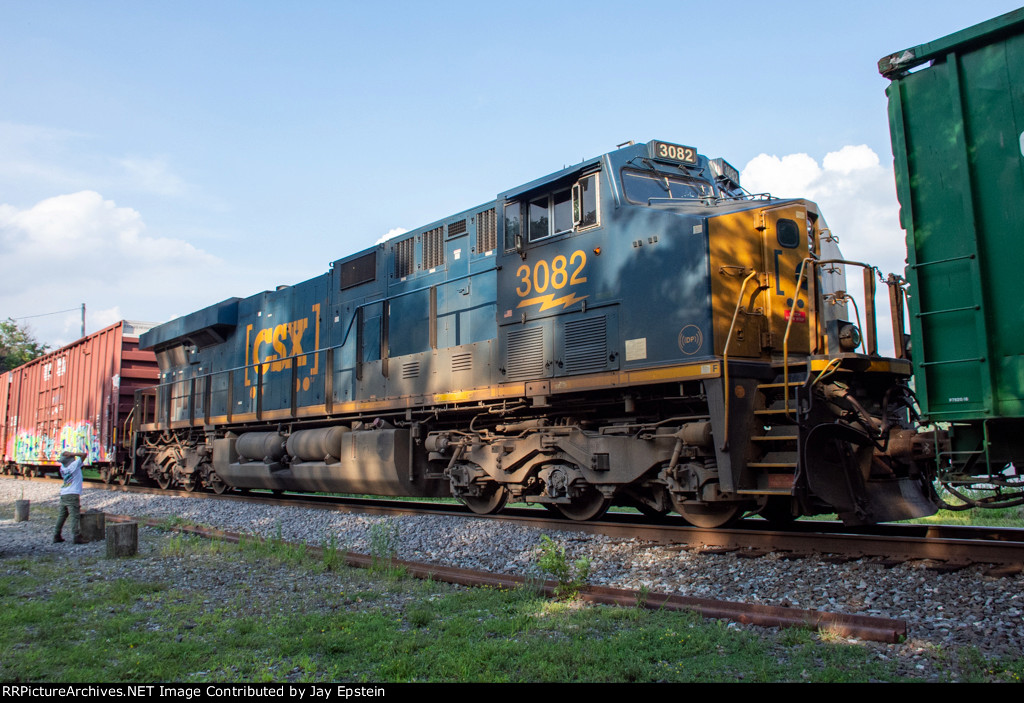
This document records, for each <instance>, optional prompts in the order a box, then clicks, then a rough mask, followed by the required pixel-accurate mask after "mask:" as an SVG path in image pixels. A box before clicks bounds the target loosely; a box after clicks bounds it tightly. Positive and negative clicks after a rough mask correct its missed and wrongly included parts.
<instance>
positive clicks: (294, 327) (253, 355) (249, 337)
mask: <svg viewBox="0 0 1024 703" xmlns="http://www.w3.org/2000/svg"><path fill="white" fill-rule="evenodd" d="M313 320H314V324H315V334H314V340H313V344H314V351H315V350H316V349H318V348H319V346H320V305H319V304H317V305H314V306H313ZM308 330H309V318H308V317H303V318H300V319H298V320H292V321H291V322H284V323H282V324H280V325H275V326H273V327H264V328H263V329H261V330H258V331H255V330H254V329H253V326H252V325H249V326H248V327H246V330H245V366H246V369H245V385H247V386H248V385H251V384H252V383H253V380H252V379H251V378H250V376H249V370H250V367H251V366H256V367H258V368H259V369H260V371H261V372H262V373H263V375H266V374H268V373H274V372H276V371H284V370H286V369H290V368H291V366H292V364H293V363H294V364H295V366H296V367H301V366H307V365H309V359H308V357H309V354H306V350H305V349H303V344H306V348H307V349H308V339H309V337H308V336H307V331H308ZM312 356H313V362H312V367H311V368H310V369H309V375H310V376H315V375H316V374H317V371H318V370H319V357H318V355H317V354H315V353H314V354H312ZM291 357H294V362H293V361H292V360H291ZM301 384H302V386H303V387H304V388H308V387H309V379H308V378H306V379H304V380H303V381H302V382H301Z"/></svg>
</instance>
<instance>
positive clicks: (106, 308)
mask: <svg viewBox="0 0 1024 703" xmlns="http://www.w3.org/2000/svg"><path fill="white" fill-rule="evenodd" d="M0 255H2V256H3V260H4V262H5V272H4V276H3V277H0V318H2V317H8V316H9V317H20V316H25V315H40V314H44V313H48V312H51V311H54V310H64V309H68V308H73V307H75V306H77V305H80V304H81V303H83V302H84V303H86V305H87V330H88V331H89V332H93V331H95V330H97V329H99V328H101V327H104V326H106V325H108V324H111V323H113V322H116V321H117V320H119V319H121V316H122V311H123V313H124V315H126V316H127V317H129V318H131V319H137V320H153V319H165V318H166V317H168V316H169V312H170V309H171V308H175V309H180V308H181V307H183V306H184V307H186V309H189V308H198V307H201V306H203V305H207V304H209V302H210V299H211V298H214V297H216V296H217V295H218V294H220V293H222V292H224V290H225V289H226V290H231V289H233V288H234V287H236V286H238V285H239V282H238V281H237V280H232V279H231V277H230V276H225V275H224V273H223V271H222V269H223V268H224V267H223V266H222V264H223V262H222V261H221V260H220V259H218V258H217V257H215V256H212V255H210V254H208V253H207V252H205V251H203V250H201V249H199V248H197V247H195V246H193V245H192V244H191V243H189V242H187V241H185V240H182V239H175V238H169V237H160V236H154V235H152V234H150V233H148V232H147V230H146V224H145V222H144V221H143V217H142V215H141V213H139V212H138V211H137V210H135V209H133V208H130V207H122V206H118V205H117V204H116V203H115V202H113V201H112V200H108V199H105V198H103V196H102V195H100V194H99V193H97V192H95V191H90V190H86V191H80V192H77V193H69V194H65V195H58V196H55V197H52V198H47V199H45V200H42V201H40V202H38V203H36V204H35V205H33V206H31V207H28V208H24V209H19V208H17V207H15V206H12V205H9V204H0ZM231 273H232V274H233V273H234V272H231ZM222 297H227V296H226V295H224V296H222ZM80 319H81V316H80V314H79V313H77V312H72V313H67V314H65V315H63V316H52V317H51V316H47V317H39V318H35V319H33V320H31V323H32V326H33V328H34V329H35V330H36V334H37V336H38V337H39V339H40V340H41V341H45V342H49V343H51V344H58V343H67V342H70V341H73V340H74V339H76V338H77V337H78V336H79V333H80V331H81V329H80V324H81V322H80Z"/></svg>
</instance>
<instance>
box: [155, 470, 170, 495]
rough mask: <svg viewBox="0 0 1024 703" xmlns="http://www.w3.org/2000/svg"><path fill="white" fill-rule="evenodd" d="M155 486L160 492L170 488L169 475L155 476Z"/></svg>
mask: <svg viewBox="0 0 1024 703" xmlns="http://www.w3.org/2000/svg"><path fill="white" fill-rule="evenodd" d="M156 485H158V486H160V488H161V489H162V490H165V491H166V490H167V489H168V488H170V487H171V476H170V474H165V473H159V474H157V475H156Z"/></svg>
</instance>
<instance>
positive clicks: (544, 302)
mask: <svg viewBox="0 0 1024 703" xmlns="http://www.w3.org/2000/svg"><path fill="white" fill-rule="evenodd" d="M589 297H590V296H589V295H584V296H583V297H582V298H577V297H576V294H575V293H570V294H569V295H563V296H562V297H561V298H556V297H555V294H554V293H548V294H547V295H541V296H538V297H536V298H528V299H526V300H523V301H520V303H519V305H517V306H516V307H517V308H525V307H529V306H531V305H538V304H539V305H540V312H544V311H545V310H550V309H551V308H557V307H558V306H559V305H561V306H562V307H563V308H567V307H569V306H570V305H572V304H573V303H578V302H579V301H581V300H586V299H587V298H589Z"/></svg>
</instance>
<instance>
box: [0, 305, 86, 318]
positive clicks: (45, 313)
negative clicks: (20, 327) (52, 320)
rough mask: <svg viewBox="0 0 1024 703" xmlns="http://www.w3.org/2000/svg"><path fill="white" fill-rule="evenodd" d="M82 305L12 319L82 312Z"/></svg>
mask: <svg viewBox="0 0 1024 703" xmlns="http://www.w3.org/2000/svg"><path fill="white" fill-rule="evenodd" d="M81 310H82V306H81V305H79V306H78V307H77V308H68V309H67V310H58V311H56V312H44V313H40V314H39V315H25V316H24V317H12V318H11V319H12V320H31V319H32V318H34V317H46V316H47V315H61V314H63V313H66V312H81Z"/></svg>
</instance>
